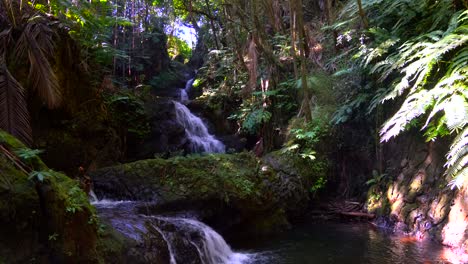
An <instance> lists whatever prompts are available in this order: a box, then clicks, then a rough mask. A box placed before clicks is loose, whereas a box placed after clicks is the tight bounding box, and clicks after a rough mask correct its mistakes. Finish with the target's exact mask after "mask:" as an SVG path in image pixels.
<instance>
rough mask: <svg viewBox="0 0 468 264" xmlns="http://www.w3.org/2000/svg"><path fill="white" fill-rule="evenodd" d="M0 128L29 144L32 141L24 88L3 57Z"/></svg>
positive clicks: (0, 80)
mask: <svg viewBox="0 0 468 264" xmlns="http://www.w3.org/2000/svg"><path fill="white" fill-rule="evenodd" d="M0 128H2V129H5V130H6V131H8V132H9V133H11V134H12V135H14V136H16V137H18V138H19V139H21V140H22V141H23V142H24V143H25V144H27V145H29V144H30V143H31V142H32V131H31V126H30V121H29V112H28V108H27V104H26V99H25V91H24V88H23V87H22V86H21V84H20V83H18V82H17V81H16V80H15V78H13V76H12V75H11V73H10V72H9V71H8V69H7V67H6V64H5V61H4V59H3V58H0Z"/></svg>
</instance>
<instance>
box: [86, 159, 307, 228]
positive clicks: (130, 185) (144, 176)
mask: <svg viewBox="0 0 468 264" xmlns="http://www.w3.org/2000/svg"><path fill="white" fill-rule="evenodd" d="M281 162H283V161H281V160H278V159H277V158H275V157H273V156H271V157H269V158H266V159H265V160H263V161H262V160H258V159H257V158H255V157H254V156H253V155H251V154H249V153H239V154H232V155H228V154H217V155H207V156H198V155H196V156H188V157H175V158H171V159H167V160H165V159H151V160H144V161H138V162H134V163H129V164H124V165H121V166H115V167H109V168H104V169H101V170H98V171H96V172H94V173H92V174H91V177H92V179H93V181H94V186H95V191H96V193H97V194H98V197H106V198H113V199H129V200H145V201H156V202H157V205H156V206H152V207H151V208H145V210H151V212H152V213H153V214H163V213H164V214H167V213H170V212H171V211H195V213H196V214H198V215H199V216H200V219H201V220H202V221H203V222H205V223H207V224H208V225H210V226H212V227H213V228H215V229H216V230H218V231H221V232H224V233H229V232H231V231H233V230H236V231H239V232H244V233H245V234H255V233H258V234H261V233H268V232H272V231H275V230H277V229H278V228H284V227H286V226H288V225H289V220H290V219H288V216H293V215H297V214H298V213H299V212H301V211H303V209H304V208H305V206H306V204H307V201H308V192H307V191H306V188H305V186H306V184H305V183H306V180H307V179H306V178H305V177H306V176H304V175H301V174H299V173H297V172H295V171H293V170H289V169H288V168H287V166H281V165H280V164H281ZM284 168H286V169H284ZM292 212H294V213H295V214H292ZM290 213H291V214H290Z"/></svg>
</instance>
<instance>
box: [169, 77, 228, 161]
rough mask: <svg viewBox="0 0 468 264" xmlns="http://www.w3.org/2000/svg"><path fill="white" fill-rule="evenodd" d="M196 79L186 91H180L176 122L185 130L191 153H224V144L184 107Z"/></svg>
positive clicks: (192, 80)
mask: <svg viewBox="0 0 468 264" xmlns="http://www.w3.org/2000/svg"><path fill="white" fill-rule="evenodd" d="M194 80H195V79H190V80H188V81H187V83H186V84H185V88H184V89H180V102H176V101H174V107H175V112H176V121H177V123H179V124H180V125H182V126H183V127H184V128H185V132H186V134H187V138H188V140H189V141H190V151H191V152H194V153H224V152H225V146H224V144H223V143H222V142H221V141H219V140H217V139H216V138H215V137H214V136H213V135H211V134H210V133H209V132H208V128H207V127H206V125H205V124H204V123H203V121H202V120H201V119H200V118H199V117H197V116H195V115H194V114H192V112H191V111H190V110H189V109H188V108H187V107H186V106H185V105H184V104H185V103H187V102H188V101H189V98H188V92H189V91H190V89H191V88H192V85H193V82H194Z"/></svg>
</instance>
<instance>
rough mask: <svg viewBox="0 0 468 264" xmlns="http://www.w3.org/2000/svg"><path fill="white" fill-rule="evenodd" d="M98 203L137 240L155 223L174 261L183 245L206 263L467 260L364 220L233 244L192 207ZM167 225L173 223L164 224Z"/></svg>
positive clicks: (178, 260)
mask: <svg viewBox="0 0 468 264" xmlns="http://www.w3.org/2000/svg"><path fill="white" fill-rule="evenodd" d="M93 204H94V205H95V206H96V208H97V210H98V213H99V215H100V216H101V218H103V219H106V220H107V221H108V222H109V223H111V225H112V226H113V227H114V228H115V229H116V230H117V231H119V232H121V233H122V234H124V235H125V236H127V237H130V238H132V239H135V240H137V241H140V240H141V239H142V236H143V235H144V234H145V233H146V232H147V230H146V229H147V228H146V227H145V222H149V223H151V225H152V226H153V227H154V228H156V229H157V230H158V232H160V233H161V234H162V236H163V237H164V240H165V242H166V243H167V245H168V249H169V252H170V263H171V264H177V263H182V264H185V263H186V261H185V260H184V256H182V255H180V254H186V252H187V251H186V250H185V249H184V248H183V247H184V246H182V247H181V245H185V246H187V245H190V246H194V248H195V249H196V251H197V252H198V257H199V258H200V262H201V263H206V264H267V263H271V264H276V263H277V264H299V263H300V264H308V263H311V264H312V263H337V264H338V263H350V264H354V263H356V264H358V263H359V264H364V263H369V264H371V263H372V264H386V263H388V264H400V263H401V264H406V263H408V264H410V263H423V264H431V263H432V264H436V263H453V264H458V263H466V262H463V261H462V260H460V259H457V256H455V255H454V254H453V253H451V251H450V250H448V249H447V248H445V247H443V246H441V245H439V244H437V243H435V242H431V241H415V240H412V239H409V238H407V237H399V236H395V235H393V234H390V233H387V232H384V231H382V230H381V229H376V228H375V227H373V226H371V225H369V224H365V223H309V224H302V225H300V226H297V227H295V228H293V229H291V230H289V231H286V232H283V233H281V234H279V235H276V236H274V237H269V238H265V239H249V240H242V241H233V242H232V245H233V247H232V248H231V247H230V246H229V245H228V243H227V242H226V241H225V240H224V239H223V237H222V236H221V235H219V234H218V233H217V232H216V231H214V230H213V229H211V228H210V227H209V226H207V225H205V224H203V223H202V222H200V221H198V220H197V219H196V216H193V215H191V214H190V213H188V212H185V213H183V212H182V213H180V215H177V216H170V217H168V216H151V215H145V214H140V213H137V210H136V209H137V207H140V208H141V207H144V203H142V202H132V201H109V200H100V201H94V202H93ZM140 211H141V210H140ZM167 224H169V225H171V226H173V227H171V228H166V229H165V230H163V228H160V226H161V225H162V226H167ZM158 225H159V226H158ZM179 240H182V241H183V242H182V243H181V242H180V241H179Z"/></svg>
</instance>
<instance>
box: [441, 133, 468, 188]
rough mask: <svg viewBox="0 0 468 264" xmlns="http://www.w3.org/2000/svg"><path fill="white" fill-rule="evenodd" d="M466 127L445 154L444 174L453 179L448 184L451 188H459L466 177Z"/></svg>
mask: <svg viewBox="0 0 468 264" xmlns="http://www.w3.org/2000/svg"><path fill="white" fill-rule="evenodd" d="M467 163H468V127H465V129H464V130H463V131H462V132H461V133H460V134H459V135H458V136H457V137H456V138H455V140H454V141H453V142H452V146H451V147H450V151H449V153H448V154H447V163H446V164H445V166H446V167H447V170H446V174H447V175H449V176H451V177H453V178H454V179H453V180H452V181H451V182H450V184H449V185H450V186H451V187H452V188H454V187H458V188H461V186H462V185H463V183H464V182H465V181H466V179H467V177H468V168H467V166H466V165H467Z"/></svg>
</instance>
